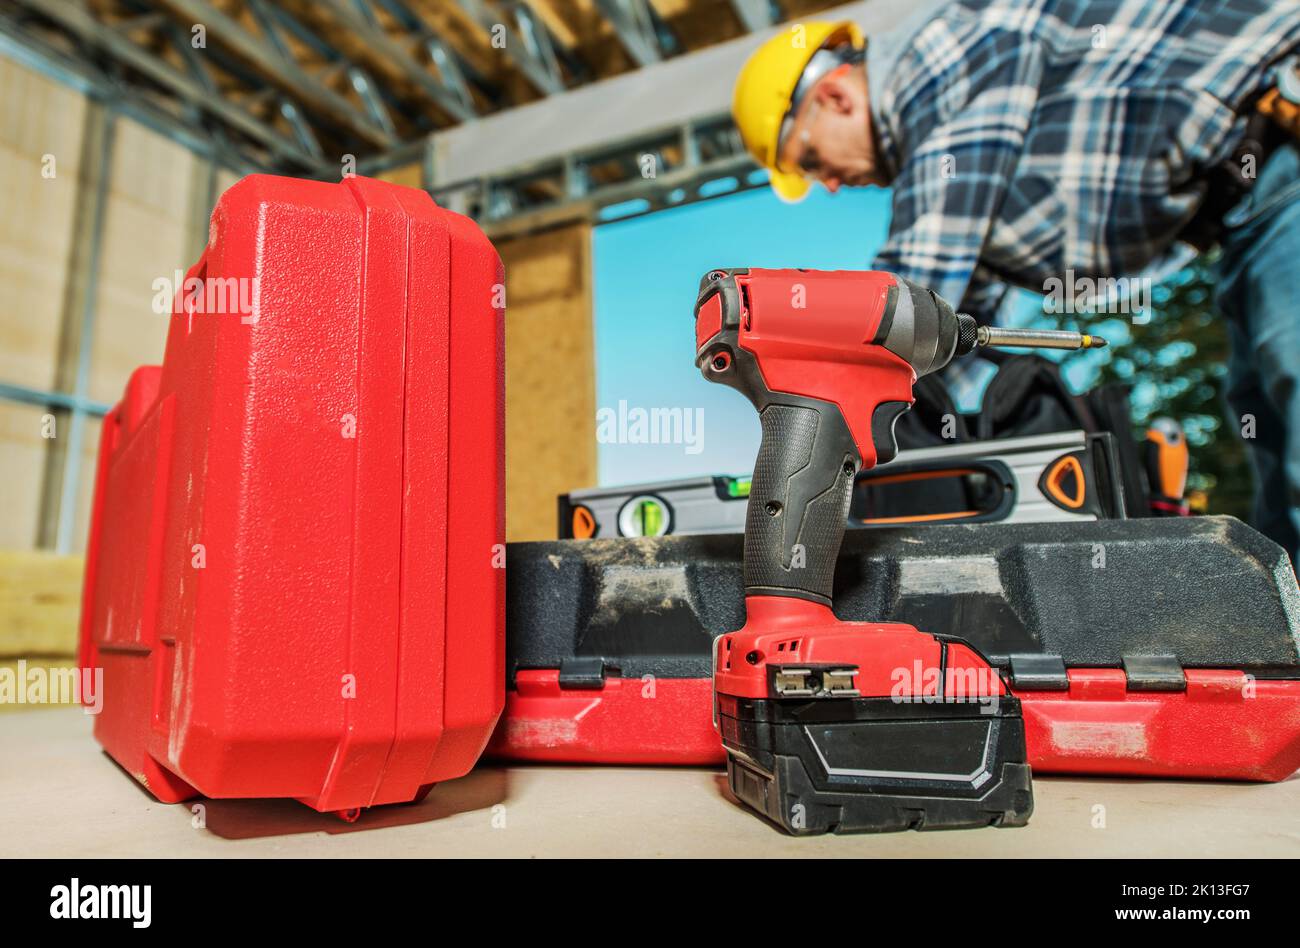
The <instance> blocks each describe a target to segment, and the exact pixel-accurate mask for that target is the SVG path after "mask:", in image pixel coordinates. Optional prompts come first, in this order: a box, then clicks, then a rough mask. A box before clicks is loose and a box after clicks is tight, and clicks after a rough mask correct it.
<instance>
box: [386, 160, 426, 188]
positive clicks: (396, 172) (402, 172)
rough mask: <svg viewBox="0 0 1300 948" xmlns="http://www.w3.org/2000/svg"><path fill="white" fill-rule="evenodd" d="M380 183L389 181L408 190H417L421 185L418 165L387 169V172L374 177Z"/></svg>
mask: <svg viewBox="0 0 1300 948" xmlns="http://www.w3.org/2000/svg"><path fill="white" fill-rule="evenodd" d="M376 177H377V178H379V180H380V181H390V182H392V183H393V184H401V185H404V186H406V187H408V188H418V187H420V184H421V177H422V176H421V173H420V166H419V164H414V165H402V166H401V167H400V168H389V169H388V170H387V171H385V172H383V173H381V174H378V175H376Z"/></svg>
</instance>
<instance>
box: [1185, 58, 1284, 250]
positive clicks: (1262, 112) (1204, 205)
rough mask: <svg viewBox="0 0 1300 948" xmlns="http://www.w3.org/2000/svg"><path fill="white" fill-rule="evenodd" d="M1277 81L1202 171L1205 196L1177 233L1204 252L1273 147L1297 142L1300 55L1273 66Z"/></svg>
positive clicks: (1253, 180) (1217, 237) (1254, 178)
mask: <svg viewBox="0 0 1300 948" xmlns="http://www.w3.org/2000/svg"><path fill="white" fill-rule="evenodd" d="M1277 77H1278V79H1277V83H1276V84H1275V85H1274V86H1273V88H1271V89H1269V90H1267V91H1266V92H1264V93H1263V94H1262V95H1260V96H1258V97H1257V98H1256V99H1255V100H1254V101H1253V103H1252V104H1250V105H1249V106H1248V110H1249V111H1248V118H1247V120H1246V133H1245V135H1243V136H1242V139H1241V142H1240V144H1238V145H1237V148H1236V150H1235V151H1233V153H1232V156H1231V157H1230V158H1227V159H1226V160H1224V161H1222V162H1220V163H1219V164H1217V165H1215V166H1214V167H1212V168H1211V169H1210V170H1209V172H1208V173H1207V174H1206V176H1205V182H1206V194H1205V200H1204V201H1202V202H1201V206H1200V207H1199V208H1198V209H1197V211H1196V214H1195V215H1194V216H1193V217H1192V219H1191V220H1190V221H1189V222H1188V223H1187V225H1186V226H1185V227H1184V228H1183V230H1182V232H1181V233H1180V234H1179V235H1178V236H1179V239H1180V240H1184V241H1186V242H1187V243H1189V244H1191V245H1192V246H1193V247H1195V248H1196V249H1197V250H1199V251H1201V252H1202V253H1204V252H1205V251H1207V250H1209V249H1210V248H1211V247H1213V246H1214V245H1215V244H1217V243H1218V242H1219V240H1220V238H1221V237H1222V236H1223V229H1224V228H1223V218H1224V216H1225V215H1226V214H1227V213H1228V211H1230V210H1232V208H1234V207H1235V206H1236V205H1237V204H1238V203H1239V202H1240V201H1241V199H1242V198H1244V197H1245V196H1246V195H1247V194H1249V193H1250V191H1251V189H1252V188H1253V187H1254V186H1255V181H1256V179H1257V178H1258V176H1259V172H1260V171H1261V170H1262V169H1263V167H1264V164H1265V162H1267V161H1268V159H1269V158H1270V157H1272V155H1273V152H1275V151H1276V150H1277V149H1278V148H1280V147H1282V146H1283V145H1285V144H1287V143H1288V142H1291V143H1297V142H1300V57H1298V56H1296V55H1292V56H1289V57H1287V58H1286V59H1284V60H1283V61H1282V62H1281V63H1280V64H1279V65H1278V68H1277Z"/></svg>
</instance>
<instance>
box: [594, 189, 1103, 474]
mask: <svg viewBox="0 0 1300 948" xmlns="http://www.w3.org/2000/svg"><path fill="white" fill-rule="evenodd" d="M888 228H889V192H888V191H883V190H880V189H878V188H859V189H851V190H848V191H842V192H840V193H839V194H837V195H831V194H828V193H827V192H826V191H825V190H823V189H822V188H820V187H818V188H814V189H813V191H812V193H811V194H810V195H809V197H808V199H807V200H805V201H803V202H802V203H800V204H783V203H782V202H781V201H779V200H778V199H777V198H776V197H774V196H773V195H772V193H771V191H770V190H769V189H768V188H759V189H757V190H753V191H747V192H743V193H740V194H736V195H732V196H729V197H723V198H716V199H713V200H710V201H704V202H702V203H699V204H693V205H688V206H685V207H679V208H674V209H672V210H667V211H660V212H657V213H654V214H648V215H645V216H643V217H636V218H631V219H629V220H625V221H616V222H613V223H608V224H602V225H600V226H598V227H597V228H596V229H595V231H594V236H593V238H592V239H593V254H594V271H595V272H594V283H595V291H594V295H595V307H594V309H595V334H596V406H597V411H598V412H599V411H600V410H601V409H609V410H610V411H611V412H617V411H618V408H619V403H620V401H622V402H625V403H626V405H627V408H628V410H631V409H634V408H637V407H640V408H642V409H645V410H649V409H651V408H684V409H690V410H693V409H696V408H699V409H702V411H703V416H702V419H701V420H702V429H701V430H702V437H701V438H700V440H699V451H698V453H688V452H687V450H686V446H684V445H681V444H672V445H662V444H627V443H598V444H597V452H598V454H597V457H598V470H599V478H600V484H601V486H613V485H616V484H633V483H639V482H644V481H654V480H664V479H671V478H678V477H689V476H692V475H699V474H747V473H749V472H750V470H751V469H752V467H753V463H754V456H755V455H756V454H757V453H758V439H759V425H758V417H757V415H756V413H755V412H754V409H753V408H752V407H751V406H750V404H749V403H748V402H747V401H745V399H744V398H742V397H741V395H740V394H739V393H738V392H735V391H733V390H732V389H729V388H726V387H725V386H721V385H714V384H711V383H708V382H705V381H704V380H703V379H702V378H701V377H700V374H699V371H698V370H697V369H696V368H695V365H694V361H693V360H694V356H695V327H694V321H693V318H692V312H691V310H692V307H693V306H694V304H695V294H696V290H697V289H698V287H699V281H700V277H701V276H703V275H704V274H705V273H706V272H708V271H709V270H712V269H714V268H717V267H809V268H814V269H824V270H837V269H865V268H866V267H868V266H869V265H870V263H871V259H872V257H873V256H874V255H875V253H876V251H877V250H878V249H879V248H880V247H881V246H882V245H883V243H884V241H885V235H886V233H887V232H888ZM954 302H955V301H954ZM1040 306H1041V302H1040V298H1038V297H1035V296H1034V295H1032V294H1028V293H1025V294H1022V296H1021V298H1019V299H1017V300H1016V301H1015V302H1014V303H1013V304H1012V305H1009V306H1008V307H1007V308H1005V309H1004V311H1003V312H1004V314H1005V320H1004V321H1006V322H1007V323H1008V324H1012V325H1023V324H1025V323H1028V322H1032V321H1033V319H1034V318H1035V316H1036V312H1035V311H1036V310H1038V308H1039V307H1040ZM1088 368H1089V365H1088V363H1087V362H1084V361H1082V360H1080V359H1075V360H1072V364H1071V371H1069V372H1067V378H1069V380H1070V381H1071V382H1072V383H1074V385H1075V387H1079V386H1080V385H1081V383H1083V382H1084V381H1085V380H1086V378H1087V376H1088V375H1089V374H1090V372H1089V371H1088ZM976 394H977V393H976ZM958 404H959V407H961V408H963V409H969V408H971V407H974V406H973V405H971V404H970V399H969V398H960V397H959V399H958ZM575 486H576V485H575Z"/></svg>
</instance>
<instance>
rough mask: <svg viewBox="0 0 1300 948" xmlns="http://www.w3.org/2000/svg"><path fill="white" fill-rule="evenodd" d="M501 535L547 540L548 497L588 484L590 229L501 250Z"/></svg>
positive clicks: (591, 469) (592, 404)
mask: <svg viewBox="0 0 1300 948" xmlns="http://www.w3.org/2000/svg"><path fill="white" fill-rule="evenodd" d="M497 250H498V251H499V252H500V254H501V259H502V261H503V262H504V264H505V268H506V536H507V538H508V539H510V540H512V541H514V540H542V539H548V538H554V537H555V532H556V531H555V527H556V522H555V517H556V514H555V498H556V496H557V495H559V494H562V493H565V492H567V491H570V490H573V489H574V488H577V487H588V486H591V485H593V484H595V482H596V438H595V415H596V384H595V367H594V363H593V359H594V350H593V343H592V314H591V227H590V226H589V225H587V224H578V225H573V226H570V227H567V228H564V229H562V230H554V231H549V232H546V233H542V234H537V235H534V236H530V237H522V238H518V239H515V240H509V241H501V242H499V243H498V244H497Z"/></svg>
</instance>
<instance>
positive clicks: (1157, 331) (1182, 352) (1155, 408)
mask: <svg viewBox="0 0 1300 948" xmlns="http://www.w3.org/2000/svg"><path fill="white" fill-rule="evenodd" d="M1212 264H1213V259H1212V258H1210V257H1206V256H1202V257H1199V258H1197V259H1196V260H1195V261H1193V262H1192V263H1191V264H1189V265H1188V266H1187V267H1185V268H1184V269H1182V270H1180V271H1179V272H1178V273H1177V274H1176V275H1175V276H1174V277H1172V278H1170V279H1168V280H1166V281H1164V282H1162V283H1160V284H1158V285H1156V286H1155V287H1153V288H1152V291H1151V306H1150V309H1149V312H1148V318H1145V319H1134V320H1128V321H1126V323H1125V325H1126V326H1127V330H1128V331H1127V338H1124V335H1125V334H1124V333H1123V332H1121V333H1117V334H1116V335H1117V336H1118V338H1115V339H1111V345H1110V347H1109V348H1108V349H1107V350H1103V351H1102V353H1099V354H1100V355H1104V356H1106V358H1104V359H1101V360H1099V362H1098V378H1097V380H1096V381H1097V383H1098V384H1105V383H1107V382H1122V383H1124V384H1126V385H1128V386H1130V387H1131V390H1132V399H1131V401H1132V406H1133V424H1134V427H1135V432H1134V434H1135V436H1136V437H1137V438H1138V439H1139V441H1141V440H1142V439H1145V437H1146V429H1147V425H1148V423H1149V422H1150V421H1151V419H1152V418H1154V417H1157V416H1159V415H1168V416H1169V417H1171V418H1174V419H1176V420H1177V421H1179V422H1181V423H1182V425H1183V428H1184V430H1185V431H1186V432H1187V443H1188V446H1189V448H1190V452H1191V470H1190V474H1189V477H1188V488H1189V490H1202V491H1205V493H1206V495H1207V497H1208V507H1207V512H1208V513H1222V514H1232V515H1233V516H1236V517H1240V518H1241V519H1243V520H1244V519H1247V517H1248V516H1249V513H1250V503H1251V497H1252V496H1253V493H1254V486H1253V482H1252V476H1251V471H1250V465H1249V462H1248V460H1247V458H1246V455H1245V450H1244V446H1243V443H1242V439H1241V437H1240V434H1239V430H1240V429H1239V426H1238V425H1237V424H1236V423H1234V422H1232V421H1231V420H1229V418H1228V417H1227V411H1228V409H1227V405H1226V403H1225V402H1224V397H1223V394H1224V388H1225V385H1226V377H1227V359H1228V336H1227V331H1226V327H1225V326H1224V324H1223V320H1222V318H1221V317H1220V316H1219V315H1218V314H1217V313H1216V311H1215V309H1214V306H1213V293H1214V283H1213V276H1212V272H1211V267H1212ZM1047 316H1048V319H1049V320H1055V321H1056V322H1058V323H1059V324H1061V325H1067V324H1069V323H1073V322H1074V321H1075V317H1061V316H1053V315H1052V314H1050V313H1048V314H1047ZM1087 324H1088V325H1089V326H1091V327H1092V328H1093V329H1094V330H1095V331H1097V332H1100V333H1102V334H1103V335H1105V334H1106V331H1105V329H1104V328H1103V326H1102V324H1101V323H1099V322H1097V321H1096V317H1091V318H1089V319H1088V320H1087ZM1080 328H1082V327H1080ZM1108 338H1110V337H1109V336H1108Z"/></svg>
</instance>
